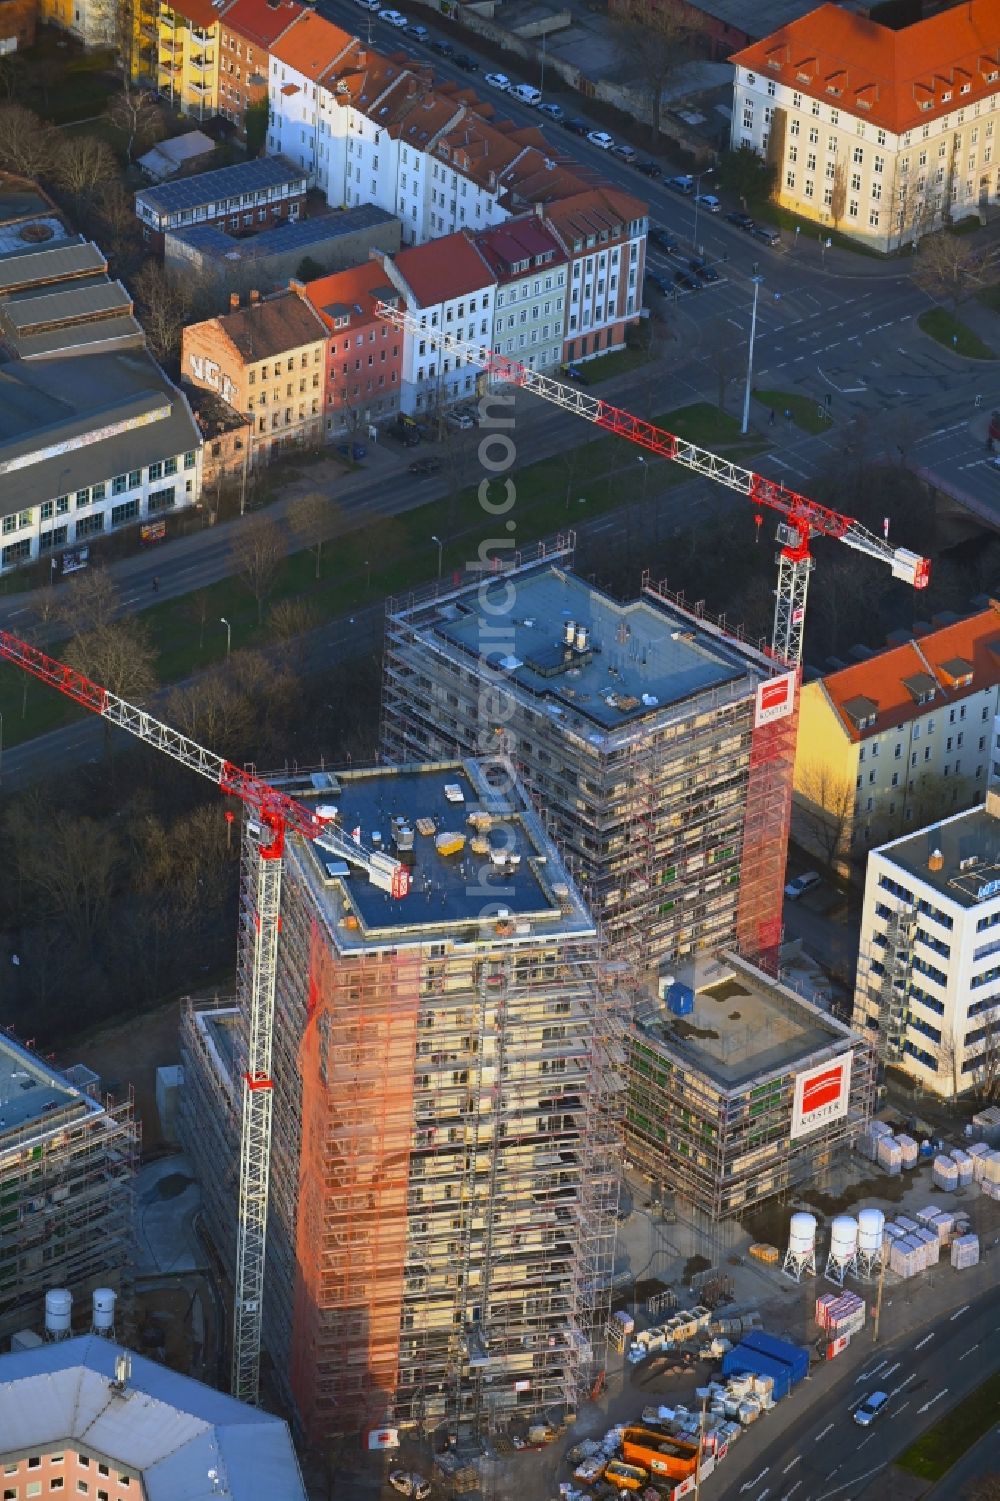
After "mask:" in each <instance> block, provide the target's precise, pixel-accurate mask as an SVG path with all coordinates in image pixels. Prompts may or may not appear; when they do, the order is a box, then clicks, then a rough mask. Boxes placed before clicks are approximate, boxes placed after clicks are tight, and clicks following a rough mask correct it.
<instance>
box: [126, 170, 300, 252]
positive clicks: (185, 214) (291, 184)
mask: <svg viewBox="0 0 1000 1501" xmlns="http://www.w3.org/2000/svg"><path fill="white" fill-rule="evenodd" d="M305 200H306V180H305V178H304V177H303V175H302V173H301V172H299V171H297V170H296V169H295V168H294V167H290V166H289V164H288V163H287V162H283V161H281V160H279V159H277V158H274V157H262V158H258V159H256V160H253V161H248V162H240V163H238V164H237V165H236V166H235V167H220V168H218V170H217V171H215V172H199V173H197V174H196V175H195V176H194V177H183V178H181V179H180V180H179V181H177V182H166V183H158V184H157V185H156V186H155V187H149V188H141V189H140V190H139V192H138V193H136V195H135V212H136V218H137V219H138V220H139V223H140V224H141V226H142V235H143V239H144V240H147V241H148V242H149V243H150V244H152V245H153V246H154V247H155V248H156V249H157V250H162V249H163V237H164V235H165V234H167V233H168V232H169V231H170V230H183V229H185V228H188V227H195V226H207V225H217V226H218V227H219V228H220V229H225V230H228V231H229V232H230V233H232V234H236V233H240V232H242V233H247V232H249V231H251V230H255V229H266V228H268V227H269V226H270V225H272V224H283V223H287V222H289V221H290V222H292V223H294V222H295V221H296V220H297V219H298V218H299V216H300V214H301V213H302V212H303V210H304V207H305Z"/></svg>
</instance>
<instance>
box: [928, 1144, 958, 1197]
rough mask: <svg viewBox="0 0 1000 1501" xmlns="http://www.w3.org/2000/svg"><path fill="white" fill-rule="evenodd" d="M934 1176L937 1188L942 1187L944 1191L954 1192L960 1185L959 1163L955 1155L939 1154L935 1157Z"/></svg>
mask: <svg viewBox="0 0 1000 1501" xmlns="http://www.w3.org/2000/svg"><path fill="white" fill-rule="evenodd" d="M933 1178H934V1187H935V1188H940V1189H941V1191H942V1192H943V1193H948V1194H950V1193H954V1192H955V1190H956V1188H957V1187H958V1163H957V1162H956V1161H955V1159H954V1158H953V1157H946V1156H944V1154H943V1153H941V1154H939V1155H938V1156H937V1157H935V1159H934V1170H933Z"/></svg>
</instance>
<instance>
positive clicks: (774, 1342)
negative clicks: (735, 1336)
mask: <svg viewBox="0 0 1000 1501" xmlns="http://www.w3.org/2000/svg"><path fill="white" fill-rule="evenodd" d="M743 1343H744V1344H745V1345H748V1346H749V1348H750V1349H751V1350H759V1351H760V1352H761V1354H762V1355H767V1356H769V1357H770V1359H771V1360H777V1361H779V1362H780V1364H782V1365H784V1366H787V1367H788V1369H789V1371H790V1372H791V1376H792V1384H793V1385H795V1384H797V1383H798V1382H799V1381H801V1380H802V1379H803V1377H805V1376H808V1374H809V1351H808V1350H805V1349H803V1348H802V1346H801V1345H793V1344H792V1343H791V1341H790V1340H787V1339H778V1338H777V1336H776V1335H773V1334H766V1333H765V1332H764V1331H763V1330H762V1329H752V1330H751V1331H750V1333H749V1334H747V1335H745V1336H744V1339H743Z"/></svg>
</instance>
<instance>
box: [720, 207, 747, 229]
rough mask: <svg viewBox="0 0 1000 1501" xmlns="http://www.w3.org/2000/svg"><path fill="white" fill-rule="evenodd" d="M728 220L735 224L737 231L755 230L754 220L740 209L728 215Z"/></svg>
mask: <svg viewBox="0 0 1000 1501" xmlns="http://www.w3.org/2000/svg"><path fill="white" fill-rule="evenodd" d="M726 219H727V220H728V222H729V223H730V224H735V225H736V228H737V229H747V230H750V229H753V228H754V220H753V219H752V218H751V216H750V215H749V214H744V213H743V212H742V210H740V209H737V210H736V211H735V212H734V213H732V214H727V215H726Z"/></svg>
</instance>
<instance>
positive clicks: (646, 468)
mask: <svg viewBox="0 0 1000 1501" xmlns="http://www.w3.org/2000/svg"><path fill="white" fill-rule="evenodd" d="M639 463H640V464H641V465H642V503H643V505H645V504H646V481H647V480H648V479H649V466H648V465H647V463H646V460H645V459H644V458H643V456H642V454H640V455H639Z"/></svg>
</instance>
